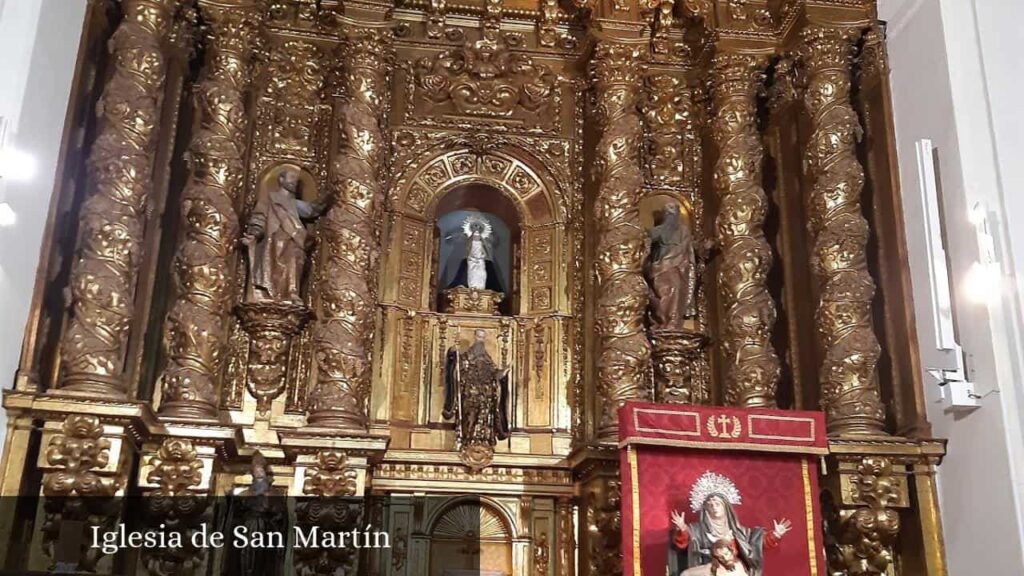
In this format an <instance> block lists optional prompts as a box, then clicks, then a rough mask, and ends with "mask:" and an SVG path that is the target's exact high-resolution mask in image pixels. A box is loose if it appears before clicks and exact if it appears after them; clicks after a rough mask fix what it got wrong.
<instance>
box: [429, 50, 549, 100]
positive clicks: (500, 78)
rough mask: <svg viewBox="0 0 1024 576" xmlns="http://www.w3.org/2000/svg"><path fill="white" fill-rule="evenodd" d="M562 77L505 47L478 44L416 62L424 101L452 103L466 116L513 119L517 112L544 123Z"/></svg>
mask: <svg viewBox="0 0 1024 576" xmlns="http://www.w3.org/2000/svg"><path fill="white" fill-rule="evenodd" d="M557 85H558V76H557V75H555V74H554V73H553V72H552V71H551V69H550V68H548V67H547V66H544V65H542V64H538V63H536V62H534V60H533V58H531V57H530V56H527V55H525V54H517V53H513V52H511V51H509V50H508V48H507V46H505V44H504V42H503V41H501V42H499V41H497V40H488V39H484V40H478V41H476V42H470V43H467V44H466V45H465V46H463V47H462V48H458V49H453V50H446V51H444V52H441V53H440V54H437V55H436V56H433V57H423V58H421V59H420V60H418V61H417V62H416V86H417V88H418V89H419V93H420V96H421V97H422V98H425V99H426V100H428V101H430V102H432V103H434V104H435V105H440V104H446V103H449V102H450V103H451V104H452V105H453V107H454V108H455V111H456V112H457V113H459V114H464V115H467V116H496V117H508V116H512V115H513V113H515V112H516V111H517V110H522V111H526V112H530V113H532V114H531V116H530V117H532V118H536V119H539V118H542V117H544V116H545V114H543V112H545V111H547V110H548V109H549V108H550V107H551V105H552V102H553V101H554V94H555V91H556V89H557Z"/></svg>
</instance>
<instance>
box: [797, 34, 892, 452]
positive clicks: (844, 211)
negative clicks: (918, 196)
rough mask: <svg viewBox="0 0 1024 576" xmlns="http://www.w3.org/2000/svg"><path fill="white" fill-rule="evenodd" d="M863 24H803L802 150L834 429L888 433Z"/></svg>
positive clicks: (824, 383)
mask: <svg viewBox="0 0 1024 576" xmlns="http://www.w3.org/2000/svg"><path fill="white" fill-rule="evenodd" d="M859 34H860V31H859V29H856V28H849V27H824V26H812V27H810V28H808V29H806V30H804V31H803V32H802V39H803V45H802V47H801V51H800V52H801V56H802V60H803V63H804V66H805V67H806V69H807V84H806V89H805V90H804V93H803V100H804V105H805V106H806V107H807V110H808V113H809V115H810V118H811V121H812V126H813V133H812V134H811V138H810V140H809V142H808V144H807V149H806V150H805V153H804V170H805V172H806V175H807V177H808V180H809V181H810V183H811V187H812V188H811V192H810V194H809V195H808V197H807V215H808V223H807V227H808V231H809V234H810V238H811V242H812V257H811V269H812V271H813V273H814V275H815V277H816V278H817V281H818V286H819V295H820V296H819V298H820V299H819V302H818V310H817V313H816V315H815V317H816V322H817V328H818V334H819V339H820V343H821V348H822V352H823V357H824V359H823V362H822V366H821V371H820V377H819V379H820V382H821V387H822V392H821V398H822V406H823V408H824V409H825V412H826V415H827V417H828V429H829V433H830V434H833V435H872V434H884V422H885V413H884V408H883V406H882V400H881V394H880V391H879V387H878V381H877V374H876V369H877V364H878V358H879V356H880V354H881V347H880V345H879V343H878V338H877V336H876V335H875V332H874V327H873V325H872V320H871V302H872V299H873V297H874V295H875V281H874V279H873V278H872V277H871V274H870V273H869V272H868V268H867V243H868V236H869V234H870V230H869V229H868V222H867V220H865V218H864V216H863V210H862V207H861V194H862V192H863V189H864V169H863V167H862V166H861V164H860V161H859V160H858V158H857V151H856V146H857V141H858V140H859V139H860V136H861V133H862V129H861V125H860V121H859V119H858V117H857V114H856V112H855V111H854V109H853V106H852V102H851V100H850V91H851V84H852V78H851V66H852V58H853V54H854V48H855V45H854V42H855V41H856V40H857V38H858V37H859Z"/></svg>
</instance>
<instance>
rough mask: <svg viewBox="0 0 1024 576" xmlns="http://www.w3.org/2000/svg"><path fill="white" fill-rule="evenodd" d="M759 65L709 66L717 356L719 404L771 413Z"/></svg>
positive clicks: (775, 366) (752, 59) (728, 60)
mask: <svg viewBox="0 0 1024 576" xmlns="http://www.w3.org/2000/svg"><path fill="white" fill-rule="evenodd" d="M766 65H767V62H766V61H765V59H764V58H761V57H758V56H749V55H745V54H728V53H724V54H719V55H717V56H716V57H715V62H714V80H713V81H714V107H715V118H714V121H713V123H712V133H713V134H714V138H715V141H716V142H717V144H718V149H719V155H718V160H717V162H716V163H715V190H716V191H717V193H718V196H719V198H720V207H719V211H718V218H717V221H716V227H717V228H718V244H719V246H720V249H721V261H720V264H719V269H718V293H719V300H720V302H721V305H722V308H723V312H722V319H721V331H722V338H721V350H722V356H723V358H724V365H725V394H726V401H727V402H728V403H729V404H731V405H733V406H744V407H774V406H775V390H776V388H777V386H778V382H779V375H780V365H779V358H778V356H777V355H776V353H775V349H774V348H773V347H772V343H771V337H772V329H773V327H774V325H775V317H776V314H775V302H774V301H773V300H772V297H771V295H770V294H769V293H768V287H767V280H768V271H769V270H770V269H771V265H772V251H771V247H770V246H769V245H768V241H767V239H765V236H764V219H765V215H766V214H767V213H768V198H767V197H766V196H765V193H764V189H762V187H761V179H762V175H761V165H762V159H763V156H764V149H763V146H762V145H761V138H760V136H759V135H758V130H757V97H758V94H759V93H760V90H761V88H762V85H763V82H764V68H765V66H766Z"/></svg>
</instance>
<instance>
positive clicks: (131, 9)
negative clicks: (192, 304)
mask: <svg viewBox="0 0 1024 576" xmlns="http://www.w3.org/2000/svg"><path fill="white" fill-rule="evenodd" d="M176 5H177V1H176V0H125V1H124V2H122V9H123V10H124V14H125V16H124V19H123V20H122V22H121V24H120V26H118V28H117V31H116V32H114V35H113V37H112V38H111V40H110V53H111V60H112V62H113V74H112V75H111V77H110V79H109V80H108V81H107V85H106V87H105V88H104V90H103V95H102V96H101V98H100V102H99V104H98V105H97V113H98V114H99V117H100V118H99V121H98V127H99V128H98V130H99V135H98V136H97V138H96V142H95V143H94V144H93V147H92V153H91V154H90V156H89V177H90V178H89V180H90V183H91V185H92V188H93V191H92V194H91V195H90V196H89V198H88V199H87V200H86V201H85V203H84V205H83V206H82V209H81V213H80V220H81V229H80V230H79V237H78V252H77V256H76V259H75V262H74V265H73V269H72V273H71V280H70V286H69V288H70V289H69V294H70V303H69V305H70V307H71V311H70V315H71V320H70V322H69V324H68V327H67V331H66V332H65V333H64V338H63V342H62V343H61V359H60V360H61V371H62V373H61V380H60V382H59V384H58V385H59V386H60V387H61V388H64V389H66V390H74V391H80V392H88V393H92V394H97V395H100V396H112V397H123V396H125V394H126V388H127V386H126V383H125V382H124V381H123V380H122V379H121V373H122V369H123V366H124V355H125V347H126V345H127V342H128V329H129V326H130V324H131V318H132V313H133V303H134V301H135V283H136V280H137V279H138V273H139V265H140V263H141V262H142V235H143V227H144V224H145V219H146V217H145V210H146V204H147V200H148V196H149V190H150V186H151V185H152V184H151V181H152V173H153V158H154V157H155V155H156V145H157V142H156V139H155V136H156V133H157V129H158V127H159V124H160V121H159V120H160V111H161V107H162V97H163V92H164V81H165V79H166V62H165V57H164V53H163V44H164V42H165V41H166V40H167V38H168V35H169V34H170V32H171V28H172V19H173V18H172V17H173V10H174V8H175V6H176Z"/></svg>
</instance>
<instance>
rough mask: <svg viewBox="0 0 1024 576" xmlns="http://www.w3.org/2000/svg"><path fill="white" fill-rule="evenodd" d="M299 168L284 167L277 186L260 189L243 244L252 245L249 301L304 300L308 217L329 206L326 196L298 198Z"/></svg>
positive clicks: (310, 217)
mask: <svg viewBox="0 0 1024 576" xmlns="http://www.w3.org/2000/svg"><path fill="white" fill-rule="evenodd" d="M299 185H300V178H299V171H298V170H295V169H292V168H285V169H283V170H281V172H280V174H278V176H277V188H276V189H273V190H267V191H266V192H263V193H260V195H259V197H258V198H257V200H256V208H255V209H254V210H253V212H252V217H251V218H250V220H249V225H248V226H247V227H246V231H245V235H244V236H242V244H244V245H245V246H246V247H248V249H249V292H248V294H247V295H246V300H247V301H250V302H252V301H263V300H273V301H277V302H295V303H298V302H302V295H301V293H300V292H301V288H302V274H303V271H304V270H305V266H306V253H307V252H308V251H309V249H310V236H309V232H308V231H307V230H306V225H305V221H309V220H315V219H316V218H318V217H320V215H321V214H322V213H323V212H324V211H325V210H326V209H327V201H326V200H325V199H323V198H320V199H317V200H316V201H315V202H306V201H304V200H301V199H300V198H299Z"/></svg>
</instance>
